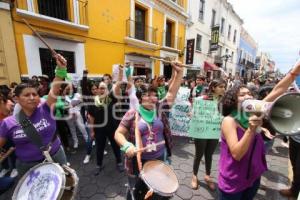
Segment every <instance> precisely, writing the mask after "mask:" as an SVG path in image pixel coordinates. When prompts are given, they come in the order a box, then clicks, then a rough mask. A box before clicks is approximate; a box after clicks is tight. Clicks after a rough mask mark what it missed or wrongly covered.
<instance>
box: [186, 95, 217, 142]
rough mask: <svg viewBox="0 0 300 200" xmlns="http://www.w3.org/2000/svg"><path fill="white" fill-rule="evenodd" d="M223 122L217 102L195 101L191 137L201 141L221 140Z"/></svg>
mask: <svg viewBox="0 0 300 200" xmlns="http://www.w3.org/2000/svg"><path fill="white" fill-rule="evenodd" d="M221 120H222V116H221V115H220V113H219V111H218V102H217V101H210V100H203V99H195V101H194V104H193V117H192V119H191V122H190V128H189V136H190V137H193V138H201V139H219V137H220V132H221V129H220V128H221Z"/></svg>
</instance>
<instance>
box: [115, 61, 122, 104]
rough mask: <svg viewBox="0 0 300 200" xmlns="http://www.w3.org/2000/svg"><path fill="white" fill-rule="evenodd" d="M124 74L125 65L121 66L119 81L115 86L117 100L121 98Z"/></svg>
mask: <svg viewBox="0 0 300 200" xmlns="http://www.w3.org/2000/svg"><path fill="white" fill-rule="evenodd" d="M123 73H124V67H123V65H119V74H118V80H117V82H116V83H115V85H114V86H113V92H114V95H115V97H116V98H117V99H120V98H121V95H122V94H121V83H122V81H123Z"/></svg>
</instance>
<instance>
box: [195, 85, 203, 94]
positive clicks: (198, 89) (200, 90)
mask: <svg viewBox="0 0 300 200" xmlns="http://www.w3.org/2000/svg"><path fill="white" fill-rule="evenodd" d="M202 90H203V86H202V85H198V86H197V87H196V94H201V92H202Z"/></svg>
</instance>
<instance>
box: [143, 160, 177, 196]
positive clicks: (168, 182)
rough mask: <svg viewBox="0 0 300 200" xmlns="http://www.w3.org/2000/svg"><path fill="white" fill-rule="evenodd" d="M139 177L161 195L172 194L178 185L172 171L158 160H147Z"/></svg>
mask: <svg viewBox="0 0 300 200" xmlns="http://www.w3.org/2000/svg"><path fill="white" fill-rule="evenodd" d="M140 177H141V179H142V180H143V181H144V182H145V184H146V185H147V186H148V187H149V188H150V189H152V190H153V192H154V193H156V194H158V195H160V196H163V197H171V196H173V194H174V193H175V192H176V191H177V189H178V187H179V182H178V179H177V176H176V174H175V173H174V171H173V170H172V169H171V167H170V166H168V165H167V164H165V163H164V162H162V161H160V160H152V161H147V162H146V163H145V164H144V166H143V169H142V171H141V173H140Z"/></svg>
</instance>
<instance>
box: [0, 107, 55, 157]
mask: <svg viewBox="0 0 300 200" xmlns="http://www.w3.org/2000/svg"><path fill="white" fill-rule="evenodd" d="M29 120H30V121H31V122H32V123H33V125H34V127H35V128H36V130H37V131H38V133H40V136H41V138H42V141H43V145H47V144H49V143H50V141H51V140H52V137H53V134H55V131H56V122H55V120H54V119H53V118H52V117H51V114H50V108H49V106H48V105H47V103H41V104H40V105H39V106H38V107H37V108H36V110H35V111H34V112H33V114H32V115H31V116H30V117H29ZM0 130H1V131H0V137H2V138H7V139H10V140H12V141H13V142H14V144H15V147H16V155H17V157H18V159H19V160H21V161H23V162H33V161H40V160H42V159H44V156H43V155H42V151H41V150H40V149H39V148H38V147H37V146H36V145H34V144H33V143H31V141H30V139H29V138H27V136H26V135H25V134H24V131H23V129H22V128H21V126H20V125H19V123H18V122H17V120H16V118H15V116H10V117H7V118H5V119H4V120H3V121H2V123H0ZM59 146H60V140H59V139H58V138H57V139H56V140H55V141H54V142H53V144H52V148H51V151H50V154H51V155H53V154H54V153H55V152H57V151H58V149H59Z"/></svg>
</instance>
